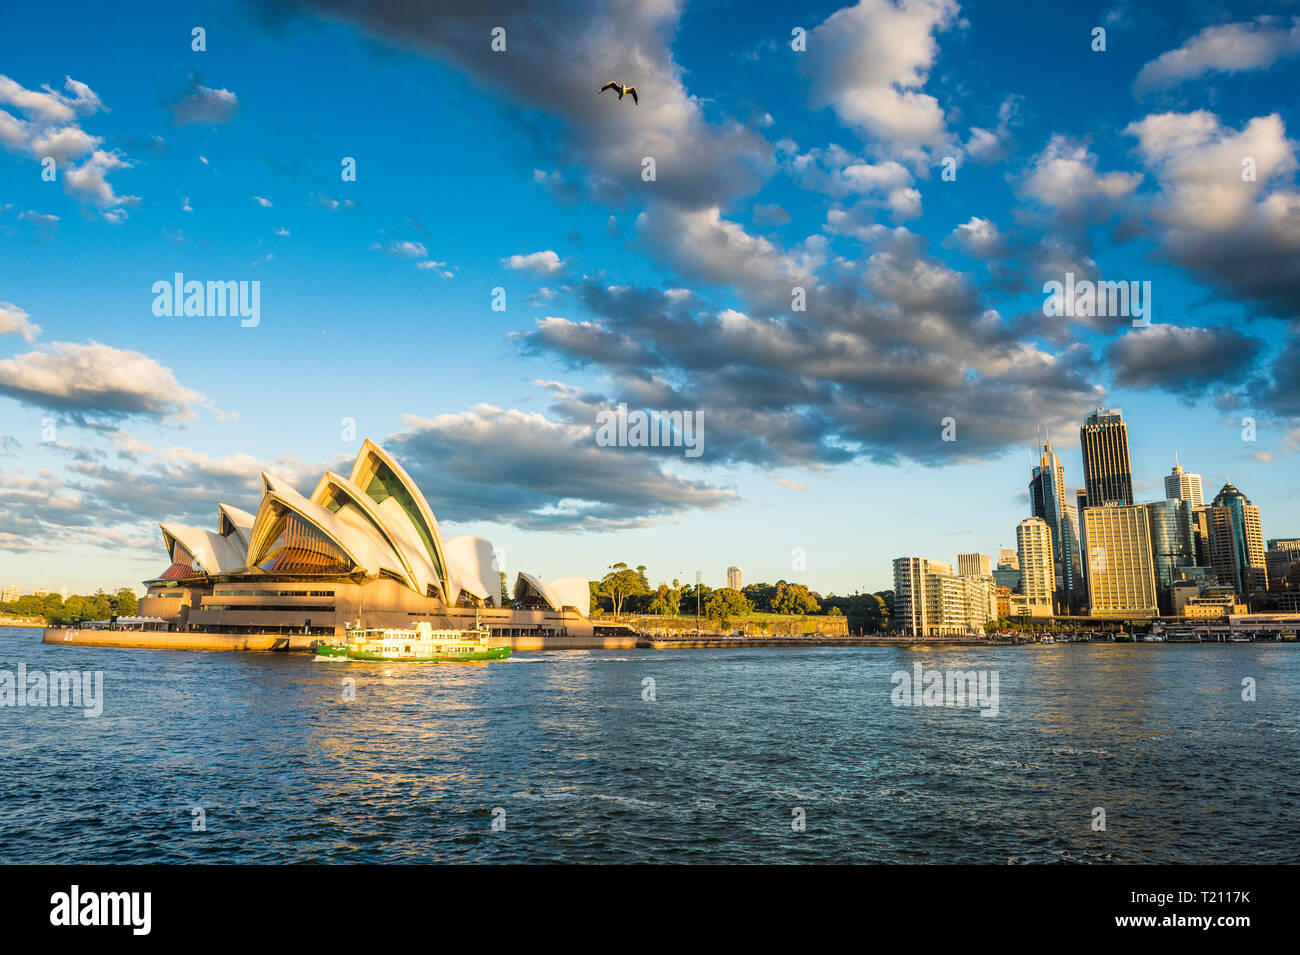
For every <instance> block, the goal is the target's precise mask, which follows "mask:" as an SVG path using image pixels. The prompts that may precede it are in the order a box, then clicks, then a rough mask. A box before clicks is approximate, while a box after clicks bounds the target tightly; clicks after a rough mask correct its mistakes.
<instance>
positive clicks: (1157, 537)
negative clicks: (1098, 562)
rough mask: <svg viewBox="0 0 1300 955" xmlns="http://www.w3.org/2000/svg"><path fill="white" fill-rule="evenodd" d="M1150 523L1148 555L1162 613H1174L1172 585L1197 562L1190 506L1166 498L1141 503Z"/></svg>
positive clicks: (1184, 502)
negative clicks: (1150, 558) (1149, 555)
mask: <svg viewBox="0 0 1300 955" xmlns="http://www.w3.org/2000/svg"><path fill="white" fill-rule="evenodd" d="M1142 506H1143V507H1145V508H1146V509H1147V520H1148V521H1149V523H1150V534H1151V557H1152V560H1153V562H1154V569H1155V575H1156V589H1157V591H1158V594H1157V596H1158V598H1159V604H1160V612H1161V613H1173V612H1174V611H1173V604H1172V599H1171V598H1172V593H1171V592H1172V588H1173V585H1174V582H1175V581H1177V580H1179V579H1181V577H1182V576H1183V570H1184V569H1185V568H1188V567H1191V566H1193V565H1194V564H1195V563H1196V547H1195V543H1194V538H1193V535H1192V507H1191V503H1190V502H1188V501H1184V500H1180V499H1170V498H1166V499H1165V500H1163V501H1154V502H1152V503H1151V504H1144V505H1142Z"/></svg>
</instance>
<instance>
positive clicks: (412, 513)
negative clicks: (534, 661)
mask: <svg viewBox="0 0 1300 955" xmlns="http://www.w3.org/2000/svg"><path fill="white" fill-rule="evenodd" d="M161 529H162V536H163V544H164V546H165V548H166V550H167V557H168V561H169V563H168V566H167V569H166V570H164V571H163V573H162V574H161V575H159V576H158V577H157V578H155V579H153V580H148V581H145V585H146V586H147V587H148V589H149V592H148V595H147V596H146V597H145V598H144V599H143V600H142V601H141V604H140V615H141V616H144V617H159V618H161V619H163V620H164V621H165V622H166V625H167V628H168V629H169V630H177V631H205V632H209V633H273V634H285V635H295V636H300V637H304V638H314V639H319V638H321V637H342V636H343V634H344V630H345V628H346V626H347V625H348V624H353V623H356V622H357V621H360V622H361V623H362V625H363V626H367V627H378V626H382V627H408V626H411V625H413V624H414V623H416V622H419V621H422V620H427V621H429V622H430V623H431V624H433V626H435V627H469V626H473V624H474V620H475V619H476V617H477V618H478V619H480V620H482V621H483V622H485V623H486V624H487V625H488V626H489V627H490V628H491V629H492V631H493V633H494V634H495V635H498V636H504V637H527V636H539V637H552V636H555V637H564V636H571V637H590V636H591V635H592V634H593V630H594V628H593V626H592V623H591V621H590V620H589V619H588V612H589V606H590V590H589V586H588V583H587V581H586V579H585V578H581V577H566V578H561V579H559V580H552V581H545V582H544V581H542V580H541V579H539V578H538V577H536V576H534V575H532V574H526V573H521V574H519V575H518V576H517V577H516V579H515V581H514V600H513V606H512V607H504V606H502V603H503V600H502V590H503V585H504V584H505V583H506V581H505V579H504V577H503V575H502V572H501V570H500V561H499V559H498V556H497V551H496V550H495V549H494V548H493V546H492V544H491V542H490V541H488V540H486V539H484V538H482V537H469V536H466V537H455V538H451V539H450V540H444V539H443V537H442V534H441V532H440V530H439V528H438V522H437V520H436V519H435V518H434V516H433V512H432V511H431V510H430V508H429V505H428V502H427V501H426V500H425V498H424V495H423V494H421V492H420V489H419V488H418V487H417V486H416V485H415V483H414V482H413V481H412V480H411V479H410V477H409V476H408V475H407V473H406V471H405V470H403V468H402V466H401V465H400V464H398V463H397V461H395V460H394V459H393V458H392V457H390V456H389V455H388V454H387V452H385V451H384V450H383V449H382V448H380V447H379V446H378V445H376V444H375V443H374V442H371V441H366V442H365V443H364V444H363V445H362V447H361V451H360V453H359V454H358V455H357V458H356V461H355V462H354V463H353V466H352V472H351V474H350V475H349V476H347V477H344V476H343V475H340V474H334V473H333V472H326V473H325V474H324V475H322V476H321V479H320V481H319V482H318V483H317V485H316V488H315V490H314V491H313V492H312V493H311V494H310V495H309V496H303V495H302V494H300V493H298V492H297V491H296V490H294V489H293V488H292V487H290V486H289V485H287V484H285V483H283V482H281V481H279V480H277V479H276V478H274V477H272V476H271V475H269V474H263V475H262V502H261V505H260V506H259V507H258V509H257V513H255V514H253V513H249V512H248V511H244V510H241V509H239V508H237V507H232V506H230V505H227V504H218V505H217V524H216V530H215V531H211V530H206V529H203V528H197V527H187V526H182V525H177V524H163V525H161Z"/></svg>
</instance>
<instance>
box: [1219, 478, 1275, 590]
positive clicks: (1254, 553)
mask: <svg viewBox="0 0 1300 955" xmlns="http://www.w3.org/2000/svg"><path fill="white" fill-rule="evenodd" d="M1208 521H1209V535H1210V566H1211V567H1213V568H1214V575H1215V576H1216V577H1217V578H1218V579H1219V583H1220V584H1224V585H1225V586H1229V587H1235V588H1236V590H1237V593H1238V594H1241V595H1243V596H1244V595H1246V594H1250V593H1254V592H1255V591H1258V590H1264V589H1266V588H1267V587H1268V561H1267V558H1266V556H1265V550H1264V533H1263V529H1262V528H1261V526H1260V519H1259V508H1258V507H1256V506H1255V505H1253V504H1251V503H1250V499H1249V498H1247V497H1246V495H1245V494H1242V493H1241V492H1240V491H1239V490H1237V488H1236V487H1234V486H1233V484H1232V482H1231V481H1229V482H1228V483H1227V484H1225V485H1223V487H1222V489H1220V491H1219V493H1218V494H1216V495H1215V497H1214V503H1213V504H1212V505H1211V506H1210V508H1209V513H1208Z"/></svg>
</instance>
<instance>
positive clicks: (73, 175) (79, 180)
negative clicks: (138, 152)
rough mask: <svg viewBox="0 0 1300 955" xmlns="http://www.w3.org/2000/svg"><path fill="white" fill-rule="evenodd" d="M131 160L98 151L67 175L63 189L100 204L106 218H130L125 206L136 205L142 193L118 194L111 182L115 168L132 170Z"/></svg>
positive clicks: (111, 220) (111, 219) (71, 169)
mask: <svg viewBox="0 0 1300 955" xmlns="http://www.w3.org/2000/svg"><path fill="white" fill-rule="evenodd" d="M130 168H131V163H129V162H127V161H126V160H125V159H123V158H122V157H121V156H120V155H119V154H118V153H109V152H104V151H103V150H101V149H97V150H95V151H94V152H93V153H92V154H91V156H90V158H89V159H87V160H86V161H85V162H83V163H82V164H81V165H80V166H73V167H71V168H69V169H68V170H67V171H66V172H64V174H63V188H64V189H65V190H66V191H67V192H68V194H69V195H72V196H75V197H77V198H78V199H81V200H82V201H83V202H89V203H90V204H92V205H95V206H98V207H99V209H100V210H101V212H102V213H103V216H104V218H105V219H107V220H109V221H110V222H120V221H121V220H122V219H124V218H125V217H126V213H125V211H124V210H123V208H122V207H123V206H129V205H135V204H136V203H137V202H139V201H140V197H139V196H121V195H118V194H117V193H116V192H115V191H114V190H113V187H112V185H110V184H109V181H108V174H109V173H110V172H112V171H113V170H115V169H130Z"/></svg>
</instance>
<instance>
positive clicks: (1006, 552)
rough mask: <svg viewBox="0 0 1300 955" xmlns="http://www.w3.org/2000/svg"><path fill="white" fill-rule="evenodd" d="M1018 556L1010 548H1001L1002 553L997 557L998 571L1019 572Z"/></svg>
mask: <svg viewBox="0 0 1300 955" xmlns="http://www.w3.org/2000/svg"><path fill="white" fill-rule="evenodd" d="M1019 569H1020V555H1019V554H1017V553H1016V552H1015V551H1014V550H1012V549H1011V548H1010V547H1004V548H1002V553H1001V555H1000V556H999V557H998V570H1019Z"/></svg>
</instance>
